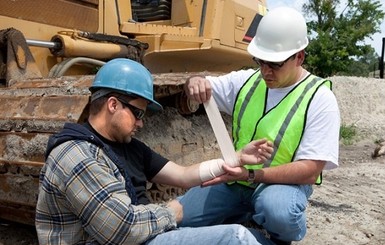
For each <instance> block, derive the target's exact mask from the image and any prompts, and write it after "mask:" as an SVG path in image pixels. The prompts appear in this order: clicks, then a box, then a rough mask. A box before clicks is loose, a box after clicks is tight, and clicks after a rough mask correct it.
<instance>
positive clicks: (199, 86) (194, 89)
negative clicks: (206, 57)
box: [184, 76, 211, 103]
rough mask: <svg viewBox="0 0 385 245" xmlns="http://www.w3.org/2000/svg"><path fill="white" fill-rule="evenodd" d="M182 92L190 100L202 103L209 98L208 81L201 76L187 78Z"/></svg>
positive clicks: (209, 88)
mask: <svg viewBox="0 0 385 245" xmlns="http://www.w3.org/2000/svg"><path fill="white" fill-rule="evenodd" d="M184 91H185V93H186V95H187V97H188V98H189V99H190V100H194V101H196V102H198V103H204V102H206V101H208V100H209V99H210V97H211V85H210V81H209V80H207V79H206V78H204V77H202V76H192V77H189V78H188V79H187V81H186V83H185V84H184Z"/></svg>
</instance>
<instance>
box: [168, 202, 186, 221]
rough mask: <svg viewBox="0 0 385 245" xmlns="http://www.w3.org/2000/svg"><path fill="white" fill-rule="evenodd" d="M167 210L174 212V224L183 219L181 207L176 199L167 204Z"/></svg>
mask: <svg viewBox="0 0 385 245" xmlns="http://www.w3.org/2000/svg"><path fill="white" fill-rule="evenodd" d="M167 208H169V209H171V210H173V211H174V214H175V220H176V223H179V222H181V221H182V219H183V206H182V204H180V202H179V201H178V200H176V199H174V200H171V201H169V202H168V203H167Z"/></svg>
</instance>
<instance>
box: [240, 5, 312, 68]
mask: <svg viewBox="0 0 385 245" xmlns="http://www.w3.org/2000/svg"><path fill="white" fill-rule="evenodd" d="M308 44H309V40H308V38H307V27H306V21H305V19H304V17H303V16H302V15H301V13H299V12H298V11H296V10H295V9H293V8H289V7H278V8H275V9H272V10H271V11H269V12H267V14H266V15H265V16H264V17H262V20H261V22H260V23H259V25H258V28H257V32H256V34H255V37H254V38H253V40H252V41H251V42H250V44H249V46H248V47H247V51H248V52H249V53H250V54H251V55H252V56H254V57H256V58H258V59H261V60H266V61H270V62H280V61H284V60H286V59H287V58H289V57H290V56H292V55H293V54H295V53H297V52H299V51H301V50H303V49H305V48H306V46H307V45H308Z"/></svg>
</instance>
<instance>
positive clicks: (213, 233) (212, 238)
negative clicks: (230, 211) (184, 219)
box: [145, 225, 261, 245]
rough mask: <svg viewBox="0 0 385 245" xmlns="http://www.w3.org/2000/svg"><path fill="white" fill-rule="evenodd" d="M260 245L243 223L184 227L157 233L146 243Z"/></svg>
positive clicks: (168, 244) (169, 244)
mask: <svg viewBox="0 0 385 245" xmlns="http://www.w3.org/2000/svg"><path fill="white" fill-rule="evenodd" d="M164 244H167V245H180V244H183V245H216V244H218V245H226V244H229V245H238V244H239V245H260V244H261V243H259V242H258V241H257V239H256V238H255V236H254V235H253V234H252V233H251V232H250V231H249V230H248V229H247V228H245V227H243V226H241V225H215V226H205V227H197V228H190V227H182V228H179V229H176V230H172V231H167V232H165V233H162V234H159V235H157V236H156V237H155V238H153V239H152V240H150V241H147V242H146V243H145V245H164Z"/></svg>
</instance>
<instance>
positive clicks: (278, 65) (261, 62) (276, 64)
mask: <svg viewBox="0 0 385 245" xmlns="http://www.w3.org/2000/svg"><path fill="white" fill-rule="evenodd" d="M296 54H297V53H295V54H293V55H292V56H290V57H289V58H287V59H286V60H284V61H281V62H269V61H265V60H261V59H258V58H255V57H253V60H254V61H255V63H257V64H258V65H259V66H260V67H262V66H263V65H266V66H268V67H270V68H271V69H273V70H275V71H277V70H279V69H281V67H282V66H284V65H285V64H286V62H288V61H289V60H290V59H292V58H294V57H295V56H296Z"/></svg>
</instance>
